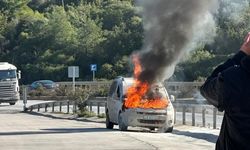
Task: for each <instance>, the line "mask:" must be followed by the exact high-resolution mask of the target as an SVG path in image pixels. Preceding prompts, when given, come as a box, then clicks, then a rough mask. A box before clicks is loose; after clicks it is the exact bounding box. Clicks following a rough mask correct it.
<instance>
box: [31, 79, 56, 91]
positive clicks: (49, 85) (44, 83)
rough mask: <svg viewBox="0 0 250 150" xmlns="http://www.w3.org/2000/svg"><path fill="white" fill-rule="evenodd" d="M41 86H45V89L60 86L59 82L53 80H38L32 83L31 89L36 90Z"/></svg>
mask: <svg viewBox="0 0 250 150" xmlns="http://www.w3.org/2000/svg"><path fill="white" fill-rule="evenodd" d="M39 87H43V88H45V89H55V88H57V87H58V84H57V83H55V82H54V81H51V80H38V81H34V82H33V83H32V84H31V85H30V90H36V89H38V88H39Z"/></svg>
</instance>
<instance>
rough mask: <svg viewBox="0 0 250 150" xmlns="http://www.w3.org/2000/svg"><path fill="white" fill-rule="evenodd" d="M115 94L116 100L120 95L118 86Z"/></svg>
mask: <svg viewBox="0 0 250 150" xmlns="http://www.w3.org/2000/svg"><path fill="white" fill-rule="evenodd" d="M116 94H117V98H120V96H121V94H120V87H119V86H118V87H117V90H116Z"/></svg>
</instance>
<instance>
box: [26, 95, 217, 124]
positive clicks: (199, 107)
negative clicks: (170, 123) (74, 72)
mask: <svg viewBox="0 0 250 150" xmlns="http://www.w3.org/2000/svg"><path fill="white" fill-rule="evenodd" d="M184 102H187V100H186V101H185V100H183V101H179V102H178V100H177V102H175V103H173V105H174V108H175V110H174V113H175V116H176V117H175V120H174V122H175V123H177V112H178V113H181V114H182V115H181V116H182V119H180V118H178V120H182V121H181V124H183V125H186V124H187V122H191V125H192V126H196V118H197V117H196V114H201V116H202V119H201V120H202V123H201V124H202V127H206V126H207V125H206V124H207V123H208V121H207V119H206V115H207V114H208V113H207V111H208V110H211V111H212V118H213V119H212V120H213V121H212V126H213V128H214V129H216V128H217V116H218V110H217V108H215V107H213V106H212V105H207V104H200V103H196V104H195V103H193V104H191V103H184ZM76 105H77V104H76V102H75V101H68V100H67V101H53V102H46V103H40V104H35V105H31V106H29V107H28V108H27V111H35V110H37V111H38V112H39V111H41V109H44V112H48V108H50V107H51V112H52V113H53V112H55V108H56V107H59V110H58V109H57V110H58V111H59V112H63V111H64V112H65V110H66V113H76V112H77V106H76ZM86 105H87V107H88V108H89V110H90V111H93V109H92V107H96V109H95V113H96V114H98V115H99V114H100V108H101V107H104V110H106V98H105V97H96V98H91V99H89V100H87V101H86ZM65 106H66V109H65V108H64V109H62V108H63V107H65ZM70 107H71V108H72V109H70ZM70 110H72V111H71V112H70ZM188 113H189V114H191V116H192V117H191V120H188V119H187V114H188ZM210 123H211V122H210ZM210 123H209V124H210Z"/></svg>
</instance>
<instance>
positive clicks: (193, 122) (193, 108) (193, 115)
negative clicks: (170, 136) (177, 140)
mask: <svg viewBox="0 0 250 150" xmlns="http://www.w3.org/2000/svg"><path fill="white" fill-rule="evenodd" d="M192 126H195V106H193V107H192Z"/></svg>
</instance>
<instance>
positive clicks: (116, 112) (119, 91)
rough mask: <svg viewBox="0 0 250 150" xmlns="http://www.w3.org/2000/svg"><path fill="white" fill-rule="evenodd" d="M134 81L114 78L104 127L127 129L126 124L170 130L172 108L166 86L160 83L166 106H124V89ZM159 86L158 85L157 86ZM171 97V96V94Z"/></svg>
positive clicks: (171, 125) (172, 117)
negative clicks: (160, 107) (157, 107)
mask: <svg viewBox="0 0 250 150" xmlns="http://www.w3.org/2000/svg"><path fill="white" fill-rule="evenodd" d="M133 83H134V79H133V78H123V77H118V78H116V79H115V80H114V81H113V82H112V84H111V87H110V91H109V94H108V97H107V107H106V128H108V129H113V127H114V125H118V126H119V130H121V131H124V130H127V128H128V126H137V127H146V128H149V129H150V130H155V129H157V130H158V131H159V132H172V131H173V127H174V117H175V116H174V108H173V105H172V103H171V99H170V97H169V95H168V93H167V90H166V88H165V87H164V86H163V85H162V84H160V92H161V96H164V98H165V99H166V100H167V101H168V105H167V106H166V108H162V109H153V108H124V102H125V100H126V91H127V89H128V88H129V87H130V86H132V85H133ZM157 88H159V86H158V87H157ZM171 98H173V96H171Z"/></svg>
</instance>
